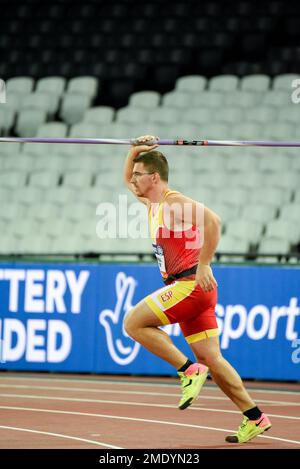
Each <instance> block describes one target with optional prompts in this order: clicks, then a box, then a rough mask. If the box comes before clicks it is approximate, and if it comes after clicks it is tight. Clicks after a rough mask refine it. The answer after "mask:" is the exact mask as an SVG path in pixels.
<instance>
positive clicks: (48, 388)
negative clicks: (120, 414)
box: [0, 384, 300, 407]
mask: <svg viewBox="0 0 300 469" xmlns="http://www.w3.org/2000/svg"><path fill="white" fill-rule="evenodd" d="M0 388H14V389H40V390H46V391H51V390H54V391H72V392H75V391H78V392H85V393H97V394H122V395H124V394H128V395H137V396H158V397H162V396H165V397H179V395H180V393H179V392H178V393H167V392H148V391H123V390H122V391H120V390H115V389H90V388H74V387H72V388H70V387H63V386H30V385H24V384H0ZM206 391H207V389H206ZM202 399H207V400H213V401H215V400H218V401H229V400H228V397H223V396H206V395H204V394H201V400H202ZM255 401H256V402H257V403H263V404H270V405H279V406H299V407H300V402H291V401H273V400H269V399H255Z"/></svg>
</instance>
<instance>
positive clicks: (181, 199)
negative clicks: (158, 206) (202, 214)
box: [164, 191, 197, 205]
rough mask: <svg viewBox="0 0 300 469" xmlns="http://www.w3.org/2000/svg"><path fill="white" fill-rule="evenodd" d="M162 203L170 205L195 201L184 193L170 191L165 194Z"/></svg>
mask: <svg viewBox="0 0 300 469" xmlns="http://www.w3.org/2000/svg"><path fill="white" fill-rule="evenodd" d="M164 203H165V204H167V205H172V204H175V203H177V204H180V205H181V204H186V203H197V202H196V201H195V200H193V199H191V198H190V197H187V196H186V195H184V194H182V193H181V192H177V191H170V193H169V194H167V196H166V198H165V200H164Z"/></svg>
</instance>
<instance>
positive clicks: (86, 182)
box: [63, 171, 93, 189]
mask: <svg viewBox="0 0 300 469" xmlns="http://www.w3.org/2000/svg"><path fill="white" fill-rule="evenodd" d="M92 180H93V174H92V172H91V171H69V172H65V173H64V175H63V185H64V186H65V187H73V188H77V189H82V188H84V187H89V186H91V184H92Z"/></svg>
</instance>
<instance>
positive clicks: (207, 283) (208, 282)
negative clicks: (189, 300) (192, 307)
mask: <svg viewBox="0 0 300 469" xmlns="http://www.w3.org/2000/svg"><path fill="white" fill-rule="evenodd" d="M198 283H199V285H200V287H201V288H202V290H203V291H205V292H210V291H213V290H214V289H215V288H216V287H217V286H218V283H217V281H216V279H215V278H214V277H204V278H201V279H199V281H198Z"/></svg>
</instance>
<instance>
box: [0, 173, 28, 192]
mask: <svg viewBox="0 0 300 469" xmlns="http://www.w3.org/2000/svg"><path fill="white" fill-rule="evenodd" d="M26 181H27V174H26V173H24V172H22V171H5V172H2V173H1V174H0V187H7V188H11V189H12V188H17V187H22V186H25V184H26Z"/></svg>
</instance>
